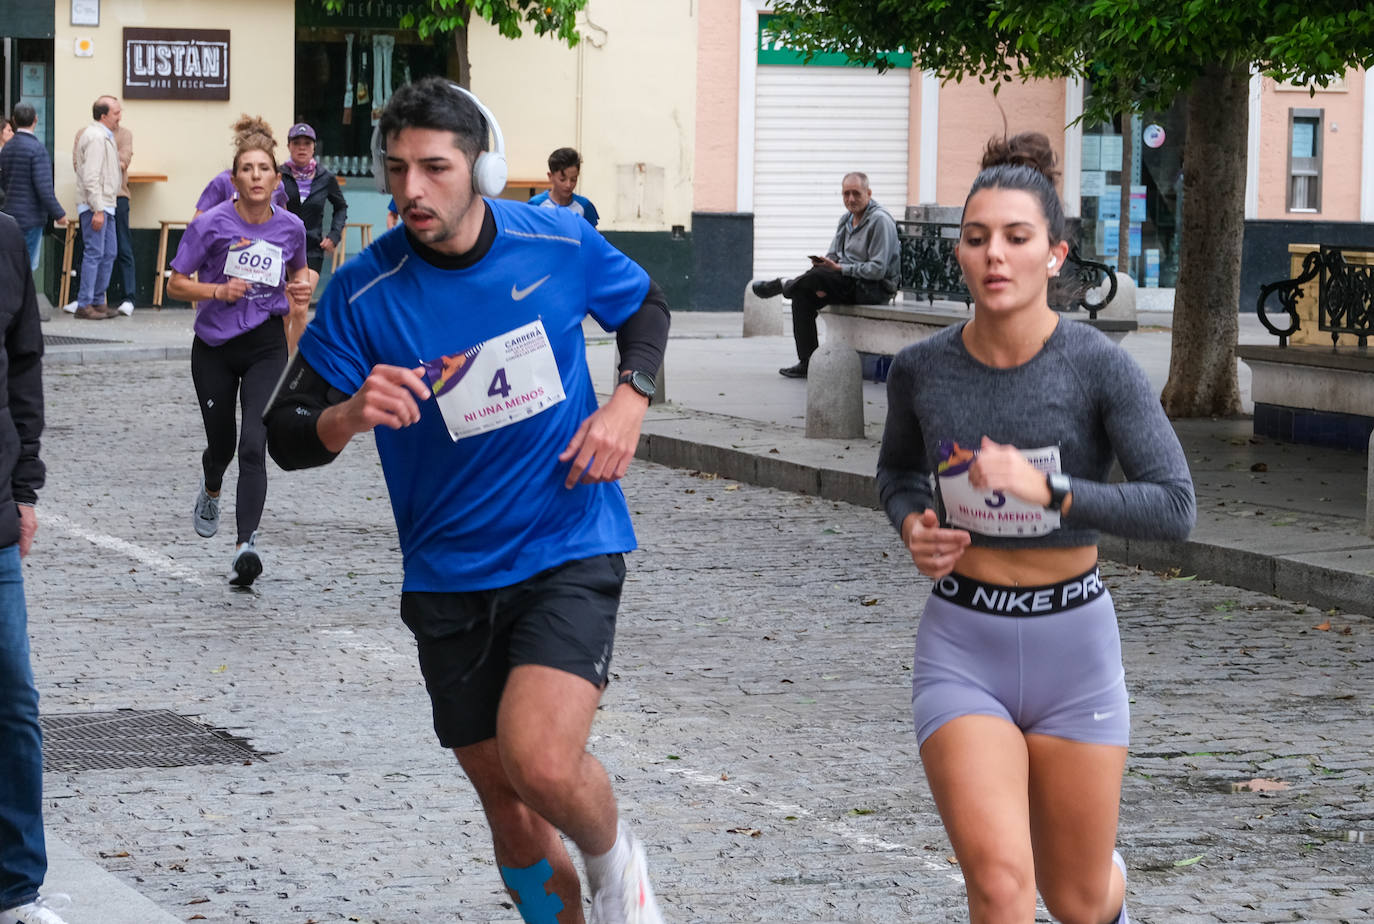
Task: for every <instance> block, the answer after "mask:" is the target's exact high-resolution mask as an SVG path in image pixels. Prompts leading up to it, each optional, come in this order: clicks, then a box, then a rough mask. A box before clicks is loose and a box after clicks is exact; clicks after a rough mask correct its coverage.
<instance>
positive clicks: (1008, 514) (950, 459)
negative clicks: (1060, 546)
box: [937, 440, 1059, 536]
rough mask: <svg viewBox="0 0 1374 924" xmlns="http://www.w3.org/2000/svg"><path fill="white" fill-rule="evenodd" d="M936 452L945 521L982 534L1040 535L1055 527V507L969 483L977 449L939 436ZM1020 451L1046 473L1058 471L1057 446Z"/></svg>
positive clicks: (1056, 516)
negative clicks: (1052, 508) (1050, 507)
mask: <svg viewBox="0 0 1374 924" xmlns="http://www.w3.org/2000/svg"><path fill="white" fill-rule="evenodd" d="M939 453H940V464H939V468H938V471H937V475H938V477H939V484H940V497H941V498H943V500H944V503H945V517H946V519H948V520H949V525H951V526H957V527H960V528H962V529H967V530H970V531H972V532H975V533H979V534H981V535H984V536H1043V535H1045V534H1046V533H1050V532H1053V531H1054V530H1056V529H1058V528H1059V511H1057V510H1046V509H1045V508H1044V507H1040V506H1038V505H1036V504H1028V503H1026V502H1025V501H1023V500H1020V499H1018V498H1016V497H1013V496H1012V495H1010V494H1006V493H1004V492H1002V491H979V490H976V489H975V488H974V487H973V486H972V485H971V484H969V481H968V469H969V466H970V465H972V464H973V460H974V459H976V458H977V457H978V450H976V449H965V448H963V447H962V446H960V445H959V444H958V443H954V442H950V441H949V440H941V441H940V447H939ZM1021 454H1022V455H1023V456H1025V457H1026V461H1028V462H1030V464H1031V465H1034V466H1035V467H1036V468H1037V469H1039V470H1040V471H1042V472H1045V473H1046V474H1049V473H1050V472H1057V471H1059V447H1058V446H1046V447H1045V448H1044V449H1023V450H1021Z"/></svg>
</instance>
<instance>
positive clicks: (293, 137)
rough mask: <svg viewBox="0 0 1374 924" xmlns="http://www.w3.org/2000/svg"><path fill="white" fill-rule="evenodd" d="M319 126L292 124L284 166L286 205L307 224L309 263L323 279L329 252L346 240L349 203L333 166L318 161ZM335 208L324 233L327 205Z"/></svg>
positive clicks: (306, 237) (287, 139)
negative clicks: (288, 153)
mask: <svg viewBox="0 0 1374 924" xmlns="http://www.w3.org/2000/svg"><path fill="white" fill-rule="evenodd" d="M315 140H316V139H315V129H313V128H311V127H310V126H309V125H307V124H305V123H304V122H297V123H296V124H295V125H292V126H291V130H290V132H288V133H287V136H286V146H287V150H288V151H290V153H291V157H290V158H289V159H288V160H287V161H286V162H285V163H284V164H282V165H281V185H282V188H283V189H284V190H285V191H286V207H287V208H288V209H290V210H291V212H292V214H294V215H295V216H296V217H297V218H299V219H300V220H301V222H302V223H304V225H305V262H306V265H307V266H309V267H310V270H311V272H312V273H314V274H315V275H314V276H313V277H312V279H311V282H312V283H313V282H315V281H316V280H318V278H319V273H320V268H321V267H322V266H323V265H324V258H325V255H326V254H328V255H330V256H333V254H334V248H335V247H337V246H339V241H341V240H342V239H343V232H344V222H346V221H348V202H347V201H346V200H345V199H344V194H343V190H342V189H340V188H339V179H338V177H336V176H335V175H334V174H333V173H332V172H330V170H329V168H327V167H325V166H324V165H323V164H320V163H319V162H318V161H316V160H315ZM325 202H328V203H329V204H330V205H332V206H333V207H334V215H333V217H332V218H331V219H330V221H329V233H328V234H325V233H324V204H325Z"/></svg>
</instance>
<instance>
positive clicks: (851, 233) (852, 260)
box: [826, 199, 902, 296]
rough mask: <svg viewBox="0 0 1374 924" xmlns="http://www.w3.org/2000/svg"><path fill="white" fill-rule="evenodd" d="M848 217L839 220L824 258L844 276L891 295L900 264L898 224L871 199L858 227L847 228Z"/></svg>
mask: <svg viewBox="0 0 1374 924" xmlns="http://www.w3.org/2000/svg"><path fill="white" fill-rule="evenodd" d="M850 217H851V216H850V214H849V213H848V212H845V213H844V217H843V218H841V219H840V223H839V226H838V227H836V228H835V239H834V240H832V241H831V242H830V252H829V253H827V254H826V256H827V257H829V258H830V259H831V260H834V261H835V262H836V263H838V264H840V269H841V270H842V271H843V272H844V275H846V276H853V277H855V278H856V279H862V280H865V281H867V282H869V283H871V284H876V285H877V286H878V287H879V288H881V289H882V291H884V292H886V293H887V294H888V295H889V296H890V295H892V294H894V293H895V292H896V291H897V285H898V282H897V280H898V277H899V276H900V274H901V262H902V261H901V255H902V251H901V246H900V245H899V244H898V242H897V223H896V222H895V221H893V220H892V215H891V214H890V213H889V212H888V210H887V209H885V208H883V207H882V206H881V205H879V204H878V203H877V202H876V201H875V200H872V199H870V200H869V201H868V208H866V209H864V213H863V215H862V217H860V218H859V225H858V227H852V226H851V225H850V223H849V220H850Z"/></svg>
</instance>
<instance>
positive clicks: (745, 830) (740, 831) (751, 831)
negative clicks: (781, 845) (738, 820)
mask: <svg viewBox="0 0 1374 924" xmlns="http://www.w3.org/2000/svg"><path fill="white" fill-rule="evenodd" d="M725 833H726V834H747V835H749V836H750V837H759V836H761V835H762V834H763V832H762V831H760V830H759V829H758V828H726V829H725Z"/></svg>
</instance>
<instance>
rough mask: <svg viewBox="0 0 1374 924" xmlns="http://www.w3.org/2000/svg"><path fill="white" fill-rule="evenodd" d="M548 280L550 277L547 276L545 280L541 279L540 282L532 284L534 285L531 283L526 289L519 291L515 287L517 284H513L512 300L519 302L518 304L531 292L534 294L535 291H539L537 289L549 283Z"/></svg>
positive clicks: (511, 288) (511, 290)
mask: <svg viewBox="0 0 1374 924" xmlns="http://www.w3.org/2000/svg"><path fill="white" fill-rule="evenodd" d="M548 279H549V277H548V276H545V277H544V278H543V279H540V280H539V281H538V282H532V283H530V284H529V285H527V286H525V288H523V289H517V288H516V287H515V283H511V286H510V297H511V299H512V300H513V301H517V302H518V301H520V299H522V298H524V297H525V296H526V295H529V294H530V293H531V292H533V291H534V290H535V289H537V288H539V287H540V286H542V285H543V284H544V283H545V282H547V281H548Z"/></svg>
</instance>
